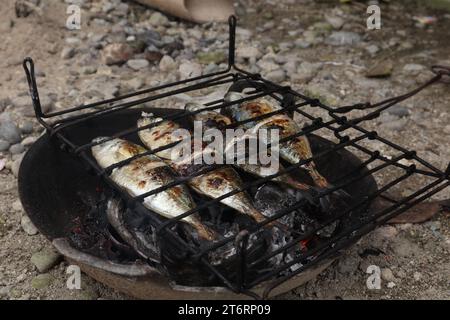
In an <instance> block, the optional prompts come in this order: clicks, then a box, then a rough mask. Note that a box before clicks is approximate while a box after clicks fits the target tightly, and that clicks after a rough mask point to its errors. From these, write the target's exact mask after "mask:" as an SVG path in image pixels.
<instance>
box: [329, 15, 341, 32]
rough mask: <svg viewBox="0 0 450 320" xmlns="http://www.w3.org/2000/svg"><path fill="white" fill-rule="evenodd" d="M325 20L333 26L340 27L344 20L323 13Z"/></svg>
mask: <svg viewBox="0 0 450 320" xmlns="http://www.w3.org/2000/svg"><path fill="white" fill-rule="evenodd" d="M325 20H326V21H327V22H328V23H329V24H330V25H331V26H332V27H333V28H334V29H340V28H342V26H343V25H344V23H345V21H344V19H342V18H341V17H337V16H329V15H325Z"/></svg>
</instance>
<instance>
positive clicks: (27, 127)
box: [20, 121, 33, 134]
mask: <svg viewBox="0 0 450 320" xmlns="http://www.w3.org/2000/svg"><path fill="white" fill-rule="evenodd" d="M20 131H22V133H24V134H30V133H32V132H33V123H32V122H31V121H25V122H24V123H22V125H21V126H20Z"/></svg>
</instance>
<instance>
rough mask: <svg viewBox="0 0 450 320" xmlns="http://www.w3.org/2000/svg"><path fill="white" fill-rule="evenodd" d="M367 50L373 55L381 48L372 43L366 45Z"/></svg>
mask: <svg viewBox="0 0 450 320" xmlns="http://www.w3.org/2000/svg"><path fill="white" fill-rule="evenodd" d="M366 51H367V52H368V53H370V54H371V55H374V54H376V53H378V52H379V51H380V48H379V47H378V46H377V45H375V44H371V45H370V46H368V47H366Z"/></svg>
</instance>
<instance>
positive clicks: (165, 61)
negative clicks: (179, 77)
mask: <svg viewBox="0 0 450 320" xmlns="http://www.w3.org/2000/svg"><path fill="white" fill-rule="evenodd" d="M176 66H177V64H176V62H175V60H173V58H172V57H171V56H168V55H165V56H163V57H162V58H161V61H159V70H161V71H164V72H168V71H172V70H173V69H175V68H176Z"/></svg>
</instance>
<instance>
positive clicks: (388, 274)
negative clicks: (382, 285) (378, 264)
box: [381, 268, 396, 282]
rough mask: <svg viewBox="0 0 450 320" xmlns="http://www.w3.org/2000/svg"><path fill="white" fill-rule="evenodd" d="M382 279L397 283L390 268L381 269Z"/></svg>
mask: <svg viewBox="0 0 450 320" xmlns="http://www.w3.org/2000/svg"><path fill="white" fill-rule="evenodd" d="M381 279H383V280H384V281H392V282H394V281H396V279H395V277H394V274H393V273H392V270H391V269H389V268H383V269H381Z"/></svg>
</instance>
